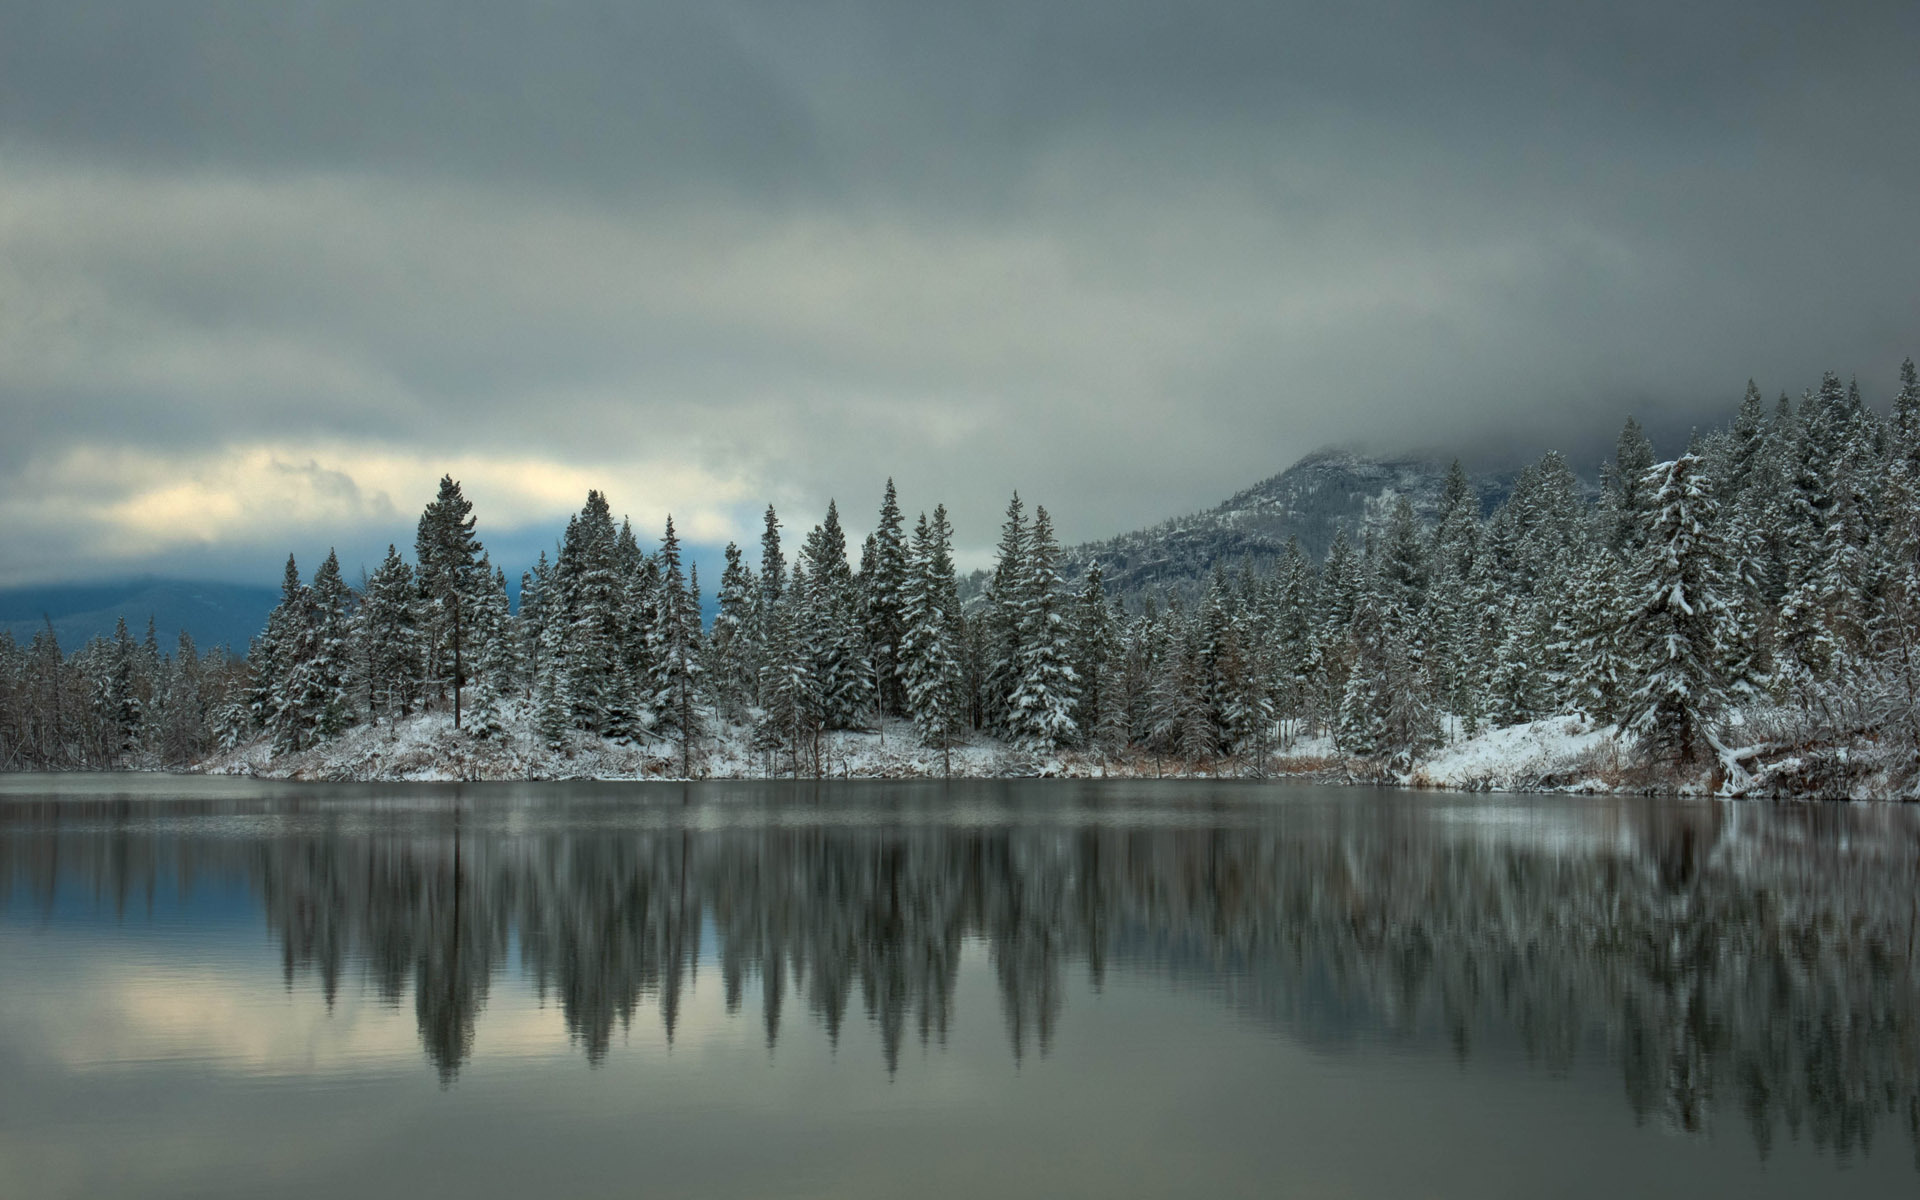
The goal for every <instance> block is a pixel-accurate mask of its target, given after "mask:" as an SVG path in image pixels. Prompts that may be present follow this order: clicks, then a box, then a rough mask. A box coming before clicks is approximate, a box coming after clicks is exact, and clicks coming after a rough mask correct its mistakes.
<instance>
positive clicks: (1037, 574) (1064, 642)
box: [1007, 507, 1080, 752]
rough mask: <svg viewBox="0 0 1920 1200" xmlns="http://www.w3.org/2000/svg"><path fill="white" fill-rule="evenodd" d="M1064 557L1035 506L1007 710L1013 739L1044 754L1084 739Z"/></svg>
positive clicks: (1050, 526) (1045, 518) (1019, 598)
mask: <svg viewBox="0 0 1920 1200" xmlns="http://www.w3.org/2000/svg"><path fill="white" fill-rule="evenodd" d="M1059 555H1060V547H1059V544H1058V543H1057V542H1055V541H1054V537H1053V522H1052V521H1051V520H1050V519H1049V518H1048V516H1047V510H1046V508H1045V507H1038V508H1035V509H1034V511H1033V528H1032V532H1031V535H1030V538H1029V541H1028V544H1027V554H1026V571H1025V572H1024V575H1025V578H1024V579H1023V580H1022V586H1021V587H1020V588H1019V591H1018V593H1017V597H1016V599H1015V605H1016V608H1015V617H1014V619H1015V621H1016V622H1017V624H1018V632H1017V634H1016V640H1017V643H1018V645H1019V654H1020V657H1019V660H1018V663H1017V664H1016V665H1017V671H1016V673H1015V676H1014V679H1015V682H1014V688H1013V692H1012V693H1011V694H1010V695H1009V696H1008V697H1007V708H1008V725H1009V728H1010V730H1011V731H1012V735H1013V737H1014V739H1015V740H1016V741H1017V742H1019V743H1020V744H1021V745H1023V746H1026V747H1027V748H1028V749H1031V750H1035V751H1042V752H1044V751H1048V750H1056V749H1059V748H1060V747H1062V746H1066V745H1070V744H1072V743H1073V742H1074V741H1076V740H1078V738H1079V727H1078V726H1077V725H1076V724H1075V722H1074V719H1073V712H1074V707H1075V706H1076V704H1078V702H1079V687H1080V683H1079V677H1078V676H1077V675H1076V674H1075V673H1074V669H1073V639H1074V630H1073V622H1072V618H1071V613H1070V610H1069V609H1068V607H1067V599H1066V589H1065V586H1064V584H1063V583H1062V582H1061V579H1060V571H1059V565H1058V564H1059Z"/></svg>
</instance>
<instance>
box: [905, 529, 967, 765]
mask: <svg viewBox="0 0 1920 1200" xmlns="http://www.w3.org/2000/svg"><path fill="white" fill-rule="evenodd" d="M905 599H906V602H905V605H904V607H903V609H902V612H901V618H902V623H903V633H902V637H901V671H902V680H901V682H902V684H903V685H904V691H905V694H906V701H907V713H908V715H909V716H910V717H912V718H913V724H914V728H915V729H916V730H918V731H919V734H920V739H921V741H923V742H924V743H925V744H926V745H928V746H930V747H932V748H934V749H937V750H939V751H940V754H941V762H942V766H943V769H944V770H945V772H946V773H947V774H949V775H950V774H952V773H953V743H954V740H955V738H957V737H958V736H959V735H960V733H961V731H962V730H963V729H964V728H965V725H966V711H965V703H964V699H963V695H962V693H963V689H964V686H965V679H964V668H963V665H962V662H961V655H962V647H963V643H964V638H965V632H964V629H963V623H962V618H961V615H960V592H959V586H958V583H957V581H956V580H955V578H954V571H953V528H952V526H951V525H949V524H948V522H947V509H946V506H945V505H939V506H937V507H935V509H934V510H933V519H932V521H928V519H927V515H926V514H925V513H921V514H920V519H919V521H918V522H917V523H916V524H915V526H914V530H913V541H912V546H911V549H910V552H909V558H908V575H907V590H906V598H905Z"/></svg>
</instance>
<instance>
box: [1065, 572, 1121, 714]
mask: <svg viewBox="0 0 1920 1200" xmlns="http://www.w3.org/2000/svg"><path fill="white" fill-rule="evenodd" d="M1073 630H1074V640H1073V671H1074V675H1075V676H1076V677H1077V678H1078V679H1079V681H1080V690H1079V695H1078V698H1077V700H1076V701H1075V704H1074V711H1073V720H1074V724H1075V726H1076V727H1078V729H1079V730H1080V737H1081V740H1082V741H1085V742H1092V741H1094V740H1096V739H1097V736H1098V733H1099V730H1100V728H1101V726H1102V724H1103V723H1104V722H1105V721H1106V710H1107V707H1108V705H1109V702H1110V700H1111V698H1110V697H1109V696H1108V695H1107V693H1106V688H1107V685H1108V683H1109V682H1110V674H1111V672H1110V670H1109V667H1108V663H1109V660H1111V659H1112V658H1113V656H1114V654H1115V653H1116V652H1117V650H1118V647H1119V640H1120V631H1119V628H1118V627H1117V624H1116V622H1115V620H1114V613H1113V608H1112V606H1111V605H1109V604H1108V602H1107V593H1106V579H1105V576H1104V575H1103V574H1102V572H1101V570H1100V564H1099V562H1098V561H1095V562H1092V563H1089V564H1088V565H1087V574H1086V578H1085V579H1084V580H1082V582H1081V585H1080V596H1079V599H1078V601H1077V602H1076V603H1075V605H1074V610H1073Z"/></svg>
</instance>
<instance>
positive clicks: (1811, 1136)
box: [0, 775, 1920, 1200]
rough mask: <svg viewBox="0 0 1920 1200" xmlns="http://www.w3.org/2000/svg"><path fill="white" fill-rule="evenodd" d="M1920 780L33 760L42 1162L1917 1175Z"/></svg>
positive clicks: (29, 1050)
mask: <svg viewBox="0 0 1920 1200" xmlns="http://www.w3.org/2000/svg"><path fill="white" fill-rule="evenodd" d="M1917 932H1920V810H1916V809H1914V808H1908V807H1897V806H1885V805H1881V806H1867V805H1844V806H1826V807H1805V806H1794V807H1776V806H1772V805H1765V804H1740V803H1734V804H1728V803H1719V802H1712V801H1682V800H1670V799H1645V798H1620V797H1568V796H1482V795H1458V794H1437V793H1430V792H1406V791H1395V790H1368V789H1355V788H1317V787H1306V786H1286V785H1276V784H1262V783H1252V782H1245V783H1242V782H1205V781H1181V782H1166V783H1157V782H1152V781H1131V782H1110V783H1109V782H1068V781H1044V780H1038V781H982V782H964V783H961V782H956V783H952V784H942V783H939V782H929V783H920V782H915V783H885V782H868V783H822V784H812V783H800V784H792V783H751V782H727V783H719V782H716V783H709V784H697V785H679V784H612V783H609V784H498V785H398V786H396V785H323V784H289V783H268V782H263V781H256V780H238V779H200V778H188V777H164V776H134V775H119V776H18V775H16V776H0V1196H6V1197H9V1198H12V1200H25V1198H37V1197H55V1196H86V1197H113V1196H142V1197H155V1196H183V1197H184V1196H194V1197H205V1196H236V1197H238V1196H248V1197H253V1196H259V1195H263V1194H273V1195H277V1196H326V1197H335V1198H337V1197H339V1196H342V1195H352V1196H356V1197H359V1196H408V1197H413V1196H423V1195H424V1196H442V1195H444V1196H462V1197H491V1196H513V1197H525V1196H529V1195H555V1196H599V1195H608V1196H613V1195H619V1196H627V1195H633V1194H636V1193H650V1194H658V1195H671V1196H676V1197H698V1196H796V1197H798V1196H805V1197H814V1196H818V1197H868V1196H872V1197H899V1196H929V1197H937V1196H982V1195H986V1196H1061V1195H1098V1196H1103V1197H1122V1196H1182V1195H1204V1196H1272V1195H1303V1196H1382V1197H1386V1196H1393V1197H1402V1196H1416V1195H1417V1196H1461V1197H1476V1198H1477V1197H1486V1196H1540V1195H1558V1196H1616V1195H1633V1196H1666V1195H1671V1196H1686V1197H1689V1198H1697V1197H1699V1196H1701V1195H1711V1194H1724V1195H1739V1196H1742V1197H1743V1198H1751V1197H1762V1196H1794V1197H1804V1196H1807V1195H1812V1194H1818V1195H1821V1196H1823V1197H1832V1196H1845V1195H1882V1196H1890V1195H1899V1196H1906V1195H1914V1194H1920V965H1917V964H1920V958H1917V957H1916V949H1917V948H1916V940H1915V939H1916V933H1917Z"/></svg>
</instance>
